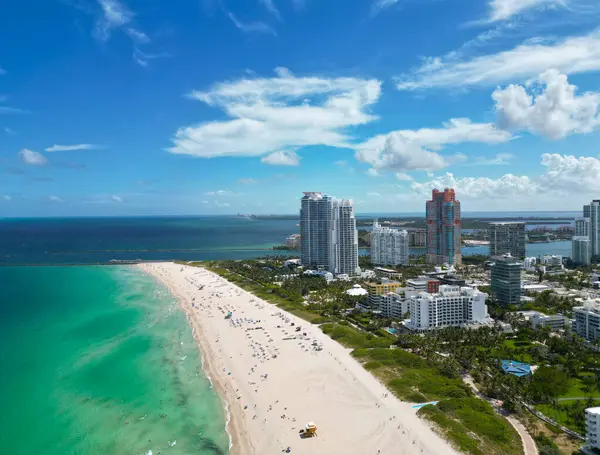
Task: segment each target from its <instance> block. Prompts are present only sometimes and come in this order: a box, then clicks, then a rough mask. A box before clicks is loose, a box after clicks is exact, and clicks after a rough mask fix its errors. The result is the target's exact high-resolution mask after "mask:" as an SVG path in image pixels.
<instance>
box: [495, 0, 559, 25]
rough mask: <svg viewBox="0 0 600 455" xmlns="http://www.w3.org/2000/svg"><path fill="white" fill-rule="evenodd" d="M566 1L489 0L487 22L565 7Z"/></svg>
mask: <svg viewBox="0 0 600 455" xmlns="http://www.w3.org/2000/svg"><path fill="white" fill-rule="evenodd" d="M566 4H567V0H490V3H489V8H490V16H489V19H488V21H489V22H496V21H504V20H507V19H510V18H511V17H513V16H515V15H517V14H520V13H523V12H524V11H527V10H530V9H542V8H552V7H557V6H566Z"/></svg>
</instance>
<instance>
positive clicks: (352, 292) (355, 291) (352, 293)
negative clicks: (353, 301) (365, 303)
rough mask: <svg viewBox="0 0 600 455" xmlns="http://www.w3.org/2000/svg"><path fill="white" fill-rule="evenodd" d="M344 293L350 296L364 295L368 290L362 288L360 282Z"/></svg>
mask: <svg viewBox="0 0 600 455" xmlns="http://www.w3.org/2000/svg"><path fill="white" fill-rule="evenodd" d="M346 294H348V295H349V296H352V297H366V296H367V295H368V294H369V292H368V291H367V290H366V289H363V288H362V287H361V286H360V284H355V285H354V286H352V287H351V288H350V289H348V290H347V291H346Z"/></svg>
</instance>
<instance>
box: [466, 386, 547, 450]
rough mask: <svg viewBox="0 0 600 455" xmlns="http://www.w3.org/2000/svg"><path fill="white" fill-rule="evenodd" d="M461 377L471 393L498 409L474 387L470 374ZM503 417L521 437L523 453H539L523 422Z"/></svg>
mask: <svg viewBox="0 0 600 455" xmlns="http://www.w3.org/2000/svg"><path fill="white" fill-rule="evenodd" d="M462 378H463V381H465V383H466V384H467V385H468V386H469V387H470V388H471V390H472V391H473V393H474V394H475V395H476V396H477V397H478V398H481V399H482V400H484V401H487V402H488V403H489V404H491V405H492V407H493V408H494V409H496V410H498V408H497V406H495V405H494V403H493V400H491V399H490V398H488V397H486V396H484V395H483V394H482V393H481V392H480V391H479V389H477V387H475V383H474V382H473V378H472V377H471V376H470V375H468V374H466V375H464V376H463V377H462ZM504 417H505V418H506V420H507V421H508V423H510V424H511V425H512V427H513V428H514V429H515V430H516V431H517V433H519V436H520V437H521V442H522V443H523V453H524V454H525V455H539V452H538V448H537V445H536V444H535V441H534V440H533V438H532V437H531V435H530V434H529V433H528V432H527V429H526V428H525V427H524V426H523V424H522V423H521V422H519V421H518V420H517V419H515V418H514V417H511V416H504Z"/></svg>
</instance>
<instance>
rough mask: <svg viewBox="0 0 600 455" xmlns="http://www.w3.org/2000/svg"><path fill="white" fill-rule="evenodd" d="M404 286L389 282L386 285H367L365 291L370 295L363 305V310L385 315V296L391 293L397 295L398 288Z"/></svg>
mask: <svg viewBox="0 0 600 455" xmlns="http://www.w3.org/2000/svg"><path fill="white" fill-rule="evenodd" d="M401 286H402V285H401V284H400V283H398V282H395V281H387V282H385V283H381V284H379V283H367V284H365V289H366V290H367V292H368V293H369V295H368V296H367V299H366V300H365V302H364V303H363V305H362V307H363V309H366V310H369V311H374V312H378V313H381V314H382V315H383V313H384V311H385V310H384V309H383V306H384V301H385V299H384V298H385V296H386V295H387V294H390V293H395V292H396V290H397V289H398V288H400V287H401Z"/></svg>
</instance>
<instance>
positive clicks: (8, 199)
mask: <svg viewBox="0 0 600 455" xmlns="http://www.w3.org/2000/svg"><path fill="white" fill-rule="evenodd" d="M2 200H4V201H6V202H10V201H11V200H12V197H10V196H8V195H7V194H4V195H3V196H2Z"/></svg>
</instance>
